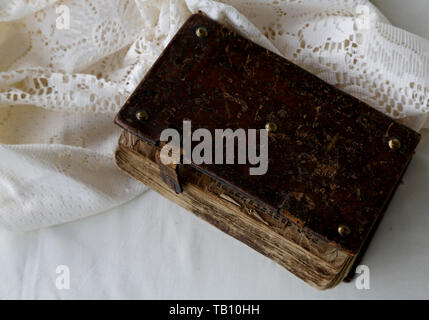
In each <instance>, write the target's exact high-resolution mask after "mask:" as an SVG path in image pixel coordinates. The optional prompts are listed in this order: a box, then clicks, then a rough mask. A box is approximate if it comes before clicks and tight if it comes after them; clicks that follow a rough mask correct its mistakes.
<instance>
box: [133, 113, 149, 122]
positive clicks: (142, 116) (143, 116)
mask: <svg viewBox="0 0 429 320" xmlns="http://www.w3.org/2000/svg"><path fill="white" fill-rule="evenodd" d="M136 118H137V119H138V120H143V121H147V120H149V114H148V113H147V112H146V111H144V110H140V111H139V112H137V113H136Z"/></svg>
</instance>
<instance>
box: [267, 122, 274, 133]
mask: <svg viewBox="0 0 429 320" xmlns="http://www.w3.org/2000/svg"><path fill="white" fill-rule="evenodd" d="M265 130H267V131H268V132H276V131H277V125H276V124H275V123H274V122H267V123H266V124H265Z"/></svg>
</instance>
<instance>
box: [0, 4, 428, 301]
mask: <svg viewBox="0 0 429 320" xmlns="http://www.w3.org/2000/svg"><path fill="white" fill-rule="evenodd" d="M26 2H28V1H26ZM243 2H244V0H243ZM296 2H299V1H296ZM300 2H302V1H300ZM0 3H2V2H1V0H0ZM94 3H95V2H94ZM373 3H375V4H376V5H378V6H379V7H380V8H381V9H382V12H383V13H385V14H386V15H387V16H388V18H389V20H390V21H391V22H392V23H394V24H395V25H397V26H401V27H403V28H406V29H407V30H410V31H413V32H417V33H419V34H420V35H422V36H425V37H426V38H429V31H428V30H429V21H428V19H427V12H428V10H429V3H428V1H427V0H408V1H403V0H374V1H373ZM24 12H25V11H24ZM1 28H2V27H1V24H0V29H1ZM1 48H3V47H0V49H1ZM27 112H28V110H27ZM23 117H24V115H23ZM109 117H113V115H109ZM109 121H110V120H109ZM109 121H106V122H105V123H106V125H109V126H110V125H111V123H110V122H109ZM29 129H30V128H29V127H27V130H29ZM4 132H5V131H3V130H0V133H4ZM29 136H30V134H29ZM0 137H1V134H0ZM103 137H104V136H103ZM24 147H27V146H24ZM19 158H22V157H19ZM1 159H2V158H1V157H0V162H1ZM76 181H79V180H76ZM102 181H103V180H102ZM427 181H429V136H428V135H426V136H425V137H424V139H423V141H422V143H421V144H420V146H419V148H418V150H417V154H416V156H415V157H414V159H413V161H412V163H411V165H410V167H409V169H408V171H407V173H406V175H405V177H404V183H403V184H401V185H400V187H399V189H398V191H397V193H396V195H395V197H394V199H393V201H392V203H391V204H390V206H389V210H388V212H386V215H385V217H384V218H383V220H382V223H381V225H380V227H379V229H378V231H377V233H376V234H375V237H374V239H373V240H372V242H371V245H370V247H369V250H368V252H367V253H366V254H365V256H364V260H363V262H362V263H363V264H365V265H367V266H368V267H369V268H370V271H371V278H370V279H371V286H370V290H358V289H357V288H356V287H355V284H354V283H351V284H341V285H340V286H339V287H338V288H336V289H333V290H330V291H324V292H319V291H317V290H315V289H313V288H311V287H309V286H308V285H307V284H305V283H304V282H302V281H301V280H299V279H297V278H296V277H295V276H294V275H292V274H291V273H289V272H287V271H286V270H284V269H283V268H282V267H280V266H279V265H277V264H276V263H274V262H272V261H271V260H269V259H267V258H265V257H263V256H262V255H260V254H258V253H256V252H255V251H254V250H252V249H250V248H248V247H247V246H245V245H243V244H242V243H240V242H239V241H236V240H234V239H232V238H231V237H229V236H227V235H225V234H224V233H222V232H220V231H219V230H217V229H215V228H214V227H212V226H210V225H209V224H207V223H205V222H204V221H201V220H200V219H198V218H196V217H194V216H193V215H192V214H190V213H189V212H187V211H185V210H183V209H181V208H179V207H178V206H176V205H174V204H172V203H171V202H169V201H165V199H163V198H162V197H161V196H159V195H157V194H156V193H155V192H153V191H149V192H146V193H145V194H143V195H141V196H139V197H137V198H136V199H134V200H132V201H129V202H128V203H126V204H123V205H121V206H120V207H117V208H114V209H110V210H108V211H107V212H105V213H104V214H102V215H97V216H94V217H89V218H87V219H82V220H80V221H75V222H73V223H67V224H62V225H59V226H55V227H52V228H44V229H38V230H35V231H31V232H25V233H15V232H9V231H7V230H5V229H3V228H2V227H1V226H0V266H1V267H0V271H1V272H0V299H5V298H9V299H10V298H27V299H43V298H45V299H55V298H62V299H70V298H78V299H91V298H97V299H100V298H120V299H123V298H131V299H136V298H151V299H154V298H161V299H162V298H168V299H303V298H307V299H319V298H322V299H349V298H353V299H386V298H387V299H389V298H391V299H420V298H426V299H427V298H428V297H429V277H428V273H427V266H428V264H429V250H428V248H429V247H428V245H429V242H428V237H427V230H428V229H429V215H428V205H427ZM55 212H62V210H57V211H55ZM82 212H83V211H82ZM58 265H67V266H68V267H69V268H70V289H69V290H58V289H57V288H56V277H57V276H58V275H57V273H56V268H57V266H58Z"/></svg>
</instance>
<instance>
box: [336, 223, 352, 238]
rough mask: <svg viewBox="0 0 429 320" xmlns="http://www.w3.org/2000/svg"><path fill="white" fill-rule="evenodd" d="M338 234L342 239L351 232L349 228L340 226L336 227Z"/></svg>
mask: <svg viewBox="0 0 429 320" xmlns="http://www.w3.org/2000/svg"><path fill="white" fill-rule="evenodd" d="M338 233H339V234H340V236H342V237H347V236H348V235H349V234H350V233H351V230H350V228H349V227H347V226H345V225H343V224H342V225H340V226H339V227H338Z"/></svg>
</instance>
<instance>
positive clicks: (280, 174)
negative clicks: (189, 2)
mask: <svg viewBox="0 0 429 320" xmlns="http://www.w3.org/2000/svg"><path fill="white" fill-rule="evenodd" d="M199 27H204V28H206V30H207V31H208V34H207V36H206V37H198V36H197V35H196V30H197V28H199ZM141 111H144V112H145V115H146V116H147V117H148V120H146V121H141V120H139V119H138V117H136V114H137V113H138V112H141ZM184 119H188V120H191V121H192V128H193V129H194V130H195V129H197V128H207V129H209V130H210V131H211V132H213V133H214V130H215V129H226V128H231V129H233V130H236V129H238V128H242V129H245V130H247V129H263V128H264V127H265V124H266V123H267V122H273V123H275V124H276V125H277V127H278V129H277V131H276V132H274V133H270V135H269V168H268V172H267V174H265V175H262V176H251V175H249V167H250V165H249V164H246V165H237V164H235V165H196V164H192V166H193V167H195V168H196V169H198V170H199V171H201V172H203V173H205V174H207V175H209V176H211V177H212V178H215V179H217V180H219V181H221V182H222V183H225V184H227V185H228V186H230V187H232V188H233V189H234V190H236V191H237V192H239V193H241V194H243V195H245V196H247V197H249V198H251V199H252V200H254V201H256V202H258V203H260V204H262V205H263V206H264V207H266V208H267V210H269V211H272V212H274V213H275V215H276V216H277V217H278V218H279V219H281V218H282V217H286V218H287V219H285V221H287V220H290V221H292V222H293V223H295V224H297V225H298V226H299V227H301V228H303V230H305V231H308V232H311V233H313V234H314V235H316V236H317V237H320V238H321V239H324V240H325V241H328V242H330V243H332V244H333V245H334V246H337V247H340V248H341V249H344V250H346V251H347V252H350V253H357V252H358V251H359V250H360V248H361V246H362V245H363V243H364V241H365V239H366V237H367V235H368V234H369V232H370V230H371V228H372V227H373V225H374V223H375V222H376V220H377V218H378V217H379V216H380V214H381V212H382V209H383V208H384V207H385V205H386V203H387V201H388V199H389V197H390V196H391V194H392V192H393V190H394V189H395V187H396V186H397V184H398V183H399V181H400V177H401V175H402V174H403V172H404V170H405V168H406V166H407V164H408V163H409V161H410V159H411V157H412V155H413V152H414V150H415V148H416V146H417V144H418V142H419V139H420V136H419V134H418V133H416V132H414V131H412V130H410V129H408V128H407V127H405V126H403V125H401V124H399V123H397V122H396V121H394V120H392V119H391V118H389V117H387V116H385V115H383V114H382V113H380V112H378V111H376V110H375V109H373V108H371V107H370V106H368V105H366V104H365V103H363V102H361V101H359V100H357V99H356V98H354V97H352V96H349V95H347V94H345V93H343V92H341V91H340V90H338V89H336V88H335V87H333V86H330V85H328V84H327V83H325V82H323V81H322V80H320V79H319V78H317V77H316V76H314V75H312V74H310V73H308V72H306V71H305V70H303V69H301V68H299V67H298V66H296V65H294V64H293V63H291V62H289V61H287V60H285V59H284V58H282V57H280V56H278V55H276V54H274V53H272V52H270V51H268V50H266V49H264V48H262V47H260V46H258V45H256V44H254V43H252V42H250V41H248V40H246V39H245V38H243V37H241V36H239V35H237V34H236V33H235V32H233V31H231V30H229V29H228V28H226V27H224V26H221V25H220V24H218V23H217V22H215V21H213V20H211V19H209V18H207V17H205V16H203V15H200V14H196V15H193V16H192V17H191V18H190V19H189V20H188V21H187V22H186V23H185V25H184V26H183V27H182V28H181V29H180V31H179V32H178V33H177V35H176V36H175V37H174V39H173V40H172V41H171V43H170V44H169V45H168V47H167V48H166V49H165V51H164V52H163V54H162V55H161V56H160V58H159V59H158V61H157V62H156V63H155V64H154V66H153V67H152V69H151V70H150V71H149V73H148V74H147V75H146V77H145V79H144V80H143V81H142V82H141V84H140V85H139V86H138V88H137V89H136V91H135V92H134V93H133V95H132V96H131V97H130V98H129V100H128V101H127V103H126V104H125V106H124V107H123V109H122V110H121V111H120V112H119V114H118V116H117V118H116V123H117V124H118V125H120V126H121V127H122V128H124V129H125V130H127V131H129V132H131V133H132V134H134V135H136V136H137V137H138V138H140V139H141V140H143V141H145V142H147V143H150V144H153V145H157V144H158V143H159V137H160V133H161V131H162V130H163V129H166V128H175V129H178V131H179V132H181V131H182V124H183V120H184ZM213 136H214V135H213ZM392 138H396V139H398V140H399V141H400V143H401V147H400V148H399V149H398V150H392V149H391V148H390V147H389V141H390V140H391V139H392ZM341 225H345V226H347V227H348V228H349V229H350V231H351V232H350V234H348V235H347V236H344V235H341V234H340V233H339V232H338V228H339V226H341Z"/></svg>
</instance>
